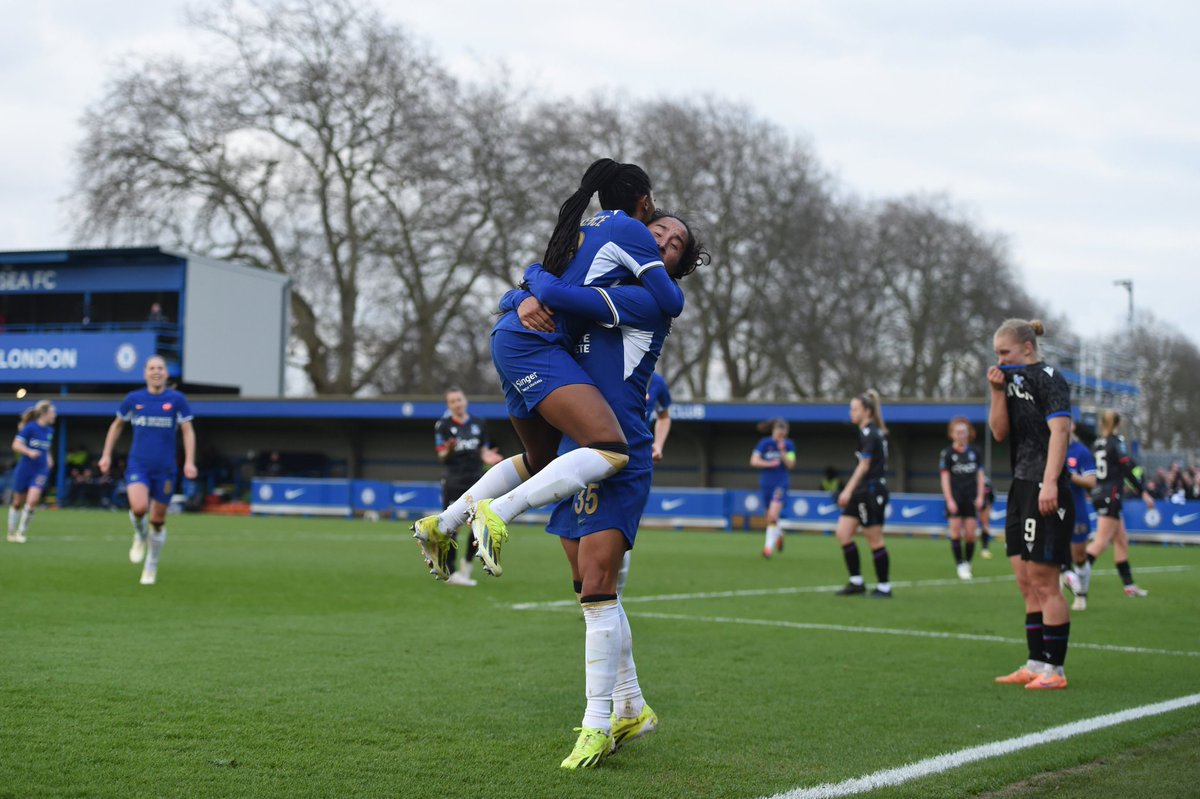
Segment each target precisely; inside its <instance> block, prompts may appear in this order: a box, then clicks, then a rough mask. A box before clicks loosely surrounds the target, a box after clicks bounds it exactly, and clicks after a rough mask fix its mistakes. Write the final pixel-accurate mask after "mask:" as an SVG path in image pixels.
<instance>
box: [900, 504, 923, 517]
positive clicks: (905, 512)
mask: <svg viewBox="0 0 1200 799" xmlns="http://www.w3.org/2000/svg"><path fill="white" fill-rule="evenodd" d="M924 512H925V506H924V505H921V506H919V507H916V508H901V509H900V515H901V516H903V517H904V518H906V519H911V518H912V517H914V516H919V515H921V514H922V513H924Z"/></svg>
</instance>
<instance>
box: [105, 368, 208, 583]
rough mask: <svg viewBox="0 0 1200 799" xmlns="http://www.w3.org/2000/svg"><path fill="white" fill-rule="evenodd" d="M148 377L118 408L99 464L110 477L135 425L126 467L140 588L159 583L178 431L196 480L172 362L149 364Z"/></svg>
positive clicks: (188, 412)
mask: <svg viewBox="0 0 1200 799" xmlns="http://www.w3.org/2000/svg"><path fill="white" fill-rule="evenodd" d="M145 378H146V387H145V388H142V389H138V390H137V391H131V392H129V393H128V394H127V395H125V399H124V400H122V402H121V405H120V407H118V408H117V418H115V419H113V421H112V424H111V425H109V427H108V435H106V436H105V437H104V453H103V454H102V455H101V456H100V462H99V464H98V465H99V466H100V471H101V472H103V473H104V474H108V470H109V469H110V468H111V467H112V454H113V447H114V446H115V445H116V443H117V439H119V438H120V437H121V430H122V429H123V428H124V427H125V423H126V422H129V424H130V425H132V426H133V445H132V446H131V447H130V448H129V460H128V463H126V465H125V485H126V492H127V495H128V497H129V520H130V521H131V522H132V523H133V545H132V546H131V547H130V548H129V560H130V562H132V563H141V562H142V560H143V558H144V559H145V564H144V566H143V568H142V577H141V583H142V585H154V583H155V580H157V578H158V558H159V555H160V554H161V553H162V548H163V544H164V543H165V542H166V540H167V528H166V523H167V505H168V504H170V502H171V493H172V489H173V488H174V487H175V476H176V470H177V466H176V462H175V452H176V449H175V431H176V430H179V432H180V433H181V434H182V435H183V476H184V477H186V478H187V479H189V480H195V479H196V431H195V429H194V428H193V427H192V409H191V407H190V406H189V405H188V401H187V398H186V397H184V396H183V394H181V393H180V392H178V391H175V390H174V389H171V388H167V362H166V361H165V360H163V358H162V356H160V355H153V356H151V357H150V358H149V359H147V361H146V371H145ZM147 511H148V512H149V514H150V519H149V525H147V519H146V513H147ZM147 544H148V546H147Z"/></svg>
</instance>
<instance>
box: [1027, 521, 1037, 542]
mask: <svg viewBox="0 0 1200 799" xmlns="http://www.w3.org/2000/svg"><path fill="white" fill-rule="evenodd" d="M1036 538H1037V519H1026V520H1025V541H1026V542H1027V543H1030V544H1032V543H1033V542H1034V540H1035V539H1036Z"/></svg>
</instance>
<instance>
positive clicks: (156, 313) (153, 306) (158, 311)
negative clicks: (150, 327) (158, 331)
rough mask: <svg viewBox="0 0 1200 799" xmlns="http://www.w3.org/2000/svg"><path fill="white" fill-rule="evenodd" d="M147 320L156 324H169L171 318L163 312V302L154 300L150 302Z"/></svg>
mask: <svg viewBox="0 0 1200 799" xmlns="http://www.w3.org/2000/svg"><path fill="white" fill-rule="evenodd" d="M146 321H147V322H154V323H155V324H168V323H169V322H170V321H171V320H170V319H168V318H167V315H166V314H165V313H163V309H162V303H159V302H152V303H150V313H148V314H146Z"/></svg>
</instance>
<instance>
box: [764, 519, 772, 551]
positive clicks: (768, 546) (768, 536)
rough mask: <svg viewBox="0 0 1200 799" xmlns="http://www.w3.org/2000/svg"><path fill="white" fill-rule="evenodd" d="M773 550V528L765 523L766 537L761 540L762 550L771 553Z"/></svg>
mask: <svg viewBox="0 0 1200 799" xmlns="http://www.w3.org/2000/svg"><path fill="white" fill-rule="evenodd" d="M774 551H775V528H774V527H772V526H771V525H769V524H768V525H767V533H766V538H765V539H764V540H763V552H766V553H768V554H769V553H771V552H774Z"/></svg>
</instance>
